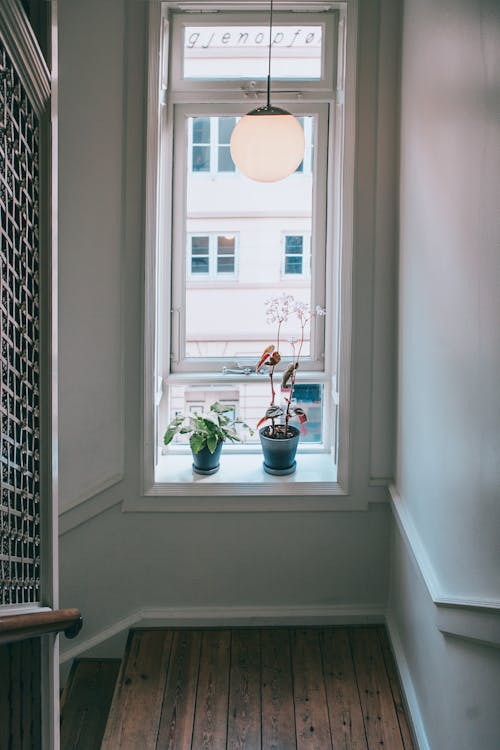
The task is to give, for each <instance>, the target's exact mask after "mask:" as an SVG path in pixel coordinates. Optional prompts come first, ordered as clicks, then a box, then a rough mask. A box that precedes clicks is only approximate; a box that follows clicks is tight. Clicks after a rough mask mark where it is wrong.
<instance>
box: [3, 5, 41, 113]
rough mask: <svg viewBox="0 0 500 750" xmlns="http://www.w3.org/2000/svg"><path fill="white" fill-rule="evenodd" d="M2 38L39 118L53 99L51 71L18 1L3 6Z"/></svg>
mask: <svg viewBox="0 0 500 750" xmlns="http://www.w3.org/2000/svg"><path fill="white" fill-rule="evenodd" d="M0 36H1V37H2V40H3V42H4V44H5V47H6V49H7V51H8V53H9V56H10V58H11V60H12V62H13V64H14V66H15V67H16V69H17V72H18V74H19V76H20V78H21V80H22V82H23V85H24V86H25V87H26V91H27V93H28V96H29V99H30V101H31V103H32V105H33V106H34V108H35V110H36V111H37V114H38V116H40V115H41V114H42V112H43V111H44V109H45V105H46V104H47V101H48V99H49V97H50V90H51V79H50V72H49V69H48V68H47V64H46V62H45V60H44V59H43V56H42V54H41V52H40V49H39V46H38V42H37V40H36V38H35V35H34V33H33V30H32V29H31V26H30V25H29V23H28V21H27V19H26V15H25V13H24V10H23V9H22V6H21V3H20V2H18V0H2V2H1V3H0Z"/></svg>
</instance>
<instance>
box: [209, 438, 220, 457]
mask: <svg viewBox="0 0 500 750" xmlns="http://www.w3.org/2000/svg"><path fill="white" fill-rule="evenodd" d="M218 442H219V441H218V440H217V436H216V435H210V437H209V438H208V439H207V448H208V450H209V451H210V453H215V449H216V448H217V443H218Z"/></svg>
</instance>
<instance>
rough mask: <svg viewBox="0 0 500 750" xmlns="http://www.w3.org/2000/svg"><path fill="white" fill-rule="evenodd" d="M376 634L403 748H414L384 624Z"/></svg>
mask: <svg viewBox="0 0 500 750" xmlns="http://www.w3.org/2000/svg"><path fill="white" fill-rule="evenodd" d="M378 636H379V641H380V647H381V649H382V655H383V657H384V663H385V669H386V672H387V676H388V678H389V684H390V686H391V692H392V699H393V701H394V707H395V709H396V715H397V717H398V722H399V730H400V732H401V737H402V740H403V746H404V749H405V750H414V744H413V740H412V735H411V731H410V727H409V725H408V719H407V718H406V711H405V706H404V702H403V696H402V693H401V688H400V685H399V679H398V674H397V671H396V663H395V661H394V656H393V653H392V649H391V645H390V643H389V638H388V635H387V631H386V629H385V626H383V625H381V626H380V627H379V628H378Z"/></svg>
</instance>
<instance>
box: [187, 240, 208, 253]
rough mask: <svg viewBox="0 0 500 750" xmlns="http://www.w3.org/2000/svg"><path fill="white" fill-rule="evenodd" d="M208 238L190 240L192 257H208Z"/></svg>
mask: <svg viewBox="0 0 500 750" xmlns="http://www.w3.org/2000/svg"><path fill="white" fill-rule="evenodd" d="M208 247H209V238H208V237H192V238H191V252H192V254H193V255H208Z"/></svg>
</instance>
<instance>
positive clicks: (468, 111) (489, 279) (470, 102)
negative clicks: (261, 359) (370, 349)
mask: <svg viewBox="0 0 500 750" xmlns="http://www.w3.org/2000/svg"><path fill="white" fill-rule="evenodd" d="M402 49H403V58H402V85H401V90H402V107H401V123H402V124H401V189H400V211H401V217H400V272H399V284H400V288H399V398H398V451H397V453H398V457H397V482H396V484H397V492H398V494H399V497H400V501H399V505H400V508H401V511H402V512H403V513H404V515H405V517H406V518H407V520H408V524H409V526H411V528H412V530H413V532H414V533H413V536H412V545H411V546H410V547H406V546H405V545H404V544H403V543H402V542H401V541H397V544H396V557H395V559H394V561H393V566H392V569H393V595H392V600H391V601H392V603H391V613H392V617H393V625H394V632H395V633H396V634H397V638H398V639H399V640H400V642H401V644H402V652H403V653H404V654H406V658H407V660H408V662H409V665H410V672H411V674H412V678H413V680H414V687H415V691H416V700H417V703H419V705H420V710H421V713H422V720H423V722H424V724H425V726H426V729H427V733H428V739H429V742H430V746H431V747H432V748H433V749H434V748H435V749H436V750H447V749H448V748H450V749H451V748H453V750H458V748H463V749H464V750H465V748H471V747H478V748H479V747H481V748H482V750H485V749H486V748H493V747H498V737H499V736H500V728H499V726H498V719H495V720H494V718H493V712H492V706H491V698H490V697H489V696H488V690H491V689H493V690H494V689H495V688H494V687H493V686H494V679H493V673H494V674H495V675H496V695H497V698H498V684H500V671H499V664H498V652H497V651H493V650H490V651H489V653H488V649H486V650H481V649H479V648H478V647H477V646H475V645H473V644H472V643H471V642H465V641H455V639H453V640H451V639H450V638H449V636H444V635H442V634H441V633H439V632H438V631H437V629H436V623H435V622H434V621H433V620H434V619H435V617H436V612H435V610H436V607H435V606H434V605H433V604H432V603H429V602H430V601H431V600H430V599H429V592H428V591H427V592H425V591H423V589H422V587H421V585H420V584H419V583H417V580H416V577H415V574H414V573H412V572H408V570H409V567H410V562H409V560H410V558H411V555H412V554H413V553H415V554H416V555H417V559H418V562H419V565H420V566H421V568H422V570H424V571H425V575H426V579H427V583H428V584H429V586H430V589H431V592H432V594H433V597H434V598H435V599H436V598H437V599H439V598H448V599H450V600H452V601H454V602H455V603H457V604H458V605H460V606H459V607H458V611H459V614H458V616H459V617H462V618H467V617H468V616H469V613H470V608H468V607H467V606H466V605H467V602H468V601H469V602H471V601H472V602H475V603H477V604H478V605H483V607H482V609H481V607H480V609H479V611H480V612H481V611H482V612H484V613H485V616H486V614H488V616H490V614H491V612H495V611H496V612H497V615H498V611H499V610H498V607H499V606H500V585H499V583H500V580H499V570H500V547H499V544H498V530H499V528H500V502H499V500H500V471H499V469H500V399H499V391H498V376H499V372H500V335H499V321H500V294H499V289H500V253H499V249H500V242H499V237H500V235H499V213H498V196H499V194H500V118H499V114H500V97H499V92H500V87H499V71H500V67H499V49H500V6H499V4H498V3H497V2H495V0H442V2H440V3H436V2H434V1H433V0H405V5H404V23H403V47H402ZM396 505H398V503H396ZM398 533H399V532H398ZM411 549H412V551H410V550H411ZM426 598H427V599H428V601H427V600H426ZM461 605H464V606H463V607H462V606H461ZM488 605H490V606H491V607H492V610H488V609H487V606H488ZM499 632H500V625H499V626H498V627H497V636H498V633H499ZM472 635H473V634H472ZM497 640H498V638H497ZM481 648H486V647H481ZM422 670H423V673H422ZM492 670H493V671H492ZM426 671H427V674H428V676H426V675H425V674H424V673H425V672H426ZM434 672H435V674H434ZM445 679H446V685H447V687H446V689H445V686H444V680H445ZM492 721H496V723H495V724H494V726H495V727H496V732H497V733H496V736H495V733H494V731H493V725H492Z"/></svg>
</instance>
